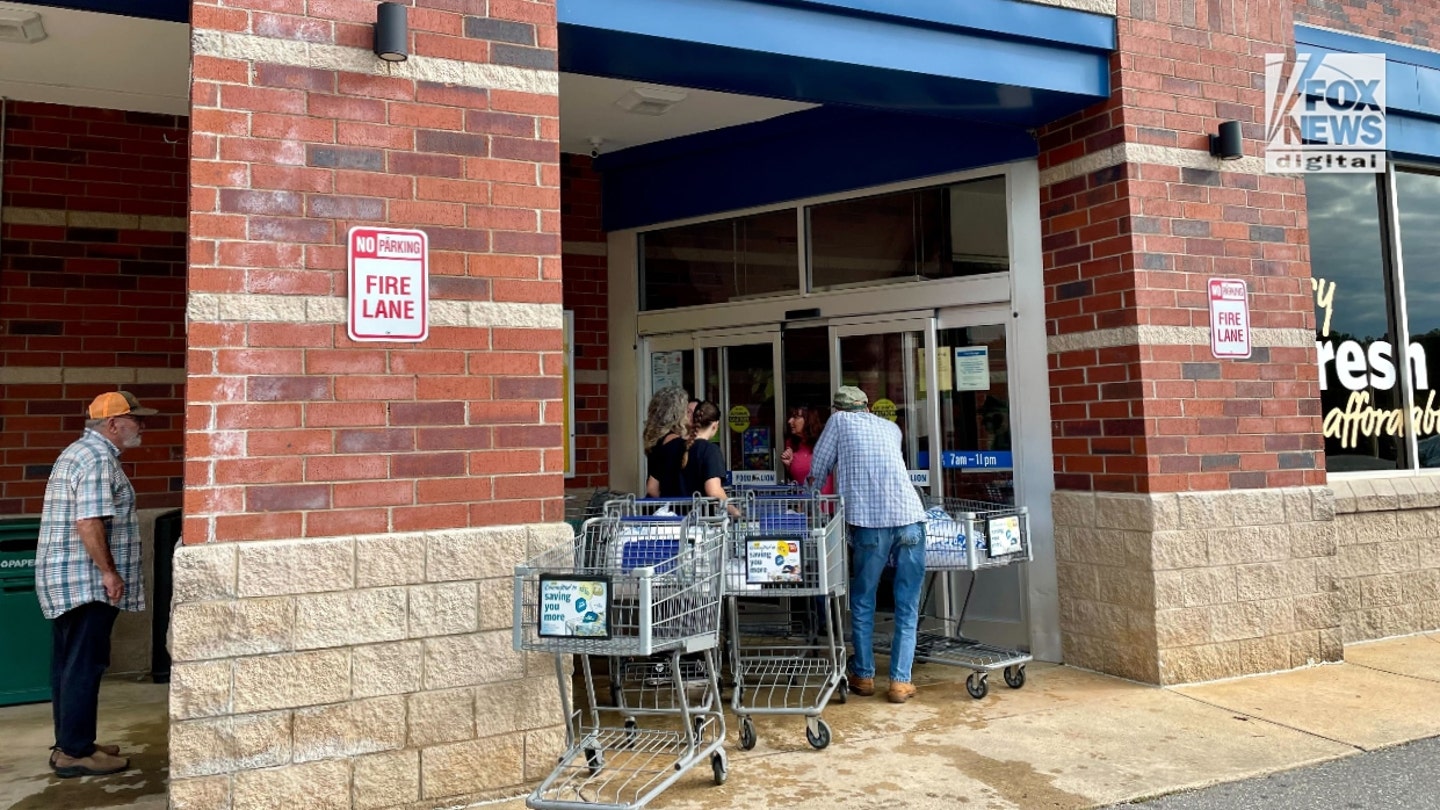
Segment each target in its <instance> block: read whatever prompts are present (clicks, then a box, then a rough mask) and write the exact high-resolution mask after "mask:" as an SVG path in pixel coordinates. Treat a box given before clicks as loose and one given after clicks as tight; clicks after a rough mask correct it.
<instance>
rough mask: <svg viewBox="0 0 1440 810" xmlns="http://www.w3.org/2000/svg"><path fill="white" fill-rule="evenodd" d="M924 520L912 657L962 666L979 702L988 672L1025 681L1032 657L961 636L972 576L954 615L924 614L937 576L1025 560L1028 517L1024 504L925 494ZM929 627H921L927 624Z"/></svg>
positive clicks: (1016, 684) (878, 641)
mask: <svg viewBox="0 0 1440 810" xmlns="http://www.w3.org/2000/svg"><path fill="white" fill-rule="evenodd" d="M926 501H927V505H928V506H929V508H928V509H927V511H926V523H925V587H924V588H923V589H922V591H921V596H920V605H921V615H920V624H921V627H920V630H919V632H918V633H917V634H916V639H915V660H917V661H928V662H930V663H935V664H947V665H950V666H957V667H965V668H968V669H970V670H972V671H971V673H970V676H969V677H968V678H966V680H965V691H967V692H969V693H970V696H971V697H973V698H975V699H976V700H979V699H980V698H983V697H985V695H986V694H987V693H988V692H989V690H990V686H989V675H990V673H991V672H994V671H996V670H1004V676H1005V685H1006V686H1009V687H1010V688H1011V689H1019V688H1020V687H1022V686H1024V685H1025V665H1026V664H1028V663H1030V661H1032V660H1033V659H1032V657H1031V656H1030V654H1029V653H1027V652H1025V651H1023V650H1017V649H1010V648H1007V647H999V646H996V645H992V644H986V643H984V642H981V641H977V640H975V639H972V638H967V637H965V636H964V635H962V634H961V629H962V626H963V625H964V623H965V611H966V610H967V609H968V608H969V606H970V597H971V595H972V594H973V593H974V591H975V580H976V577H974V576H971V577H970V584H969V586H968V587H967V588H966V590H965V597H964V599H963V600H961V603H960V610H959V612H958V613H957V614H955V615H953V616H937V615H935V614H934V613H933V612H932V613H926V612H925V608H926V606H927V605H929V604H930V600H931V597H932V596H933V595H934V593H933V592H934V586H935V583H936V580H937V579H938V578H939V577H940V576H944V575H947V574H948V573H950V572H953V571H970V572H972V573H973V572H975V571H978V570H981V569H985V568H999V567H1003V566H1006V565H1013V564H1015V563H1023V562H1029V561H1030V560H1031V559H1033V557H1032V552H1031V549H1030V515H1029V512H1028V511H1027V510H1026V509H1025V507H1023V506H1022V507H1015V506H1010V505H1007V504H1001V503H989V502H986V501H973V500H965V499H962V498H944V499H939V498H933V497H930V498H927V499H926ZM927 625H928V626H929V627H931V628H933V629H926V626H927ZM889 646H890V638H889V637H888V636H882V634H880V633H879V632H877V633H876V637H875V648H876V650H877V651H881V650H883V651H885V652H888V651H889Z"/></svg>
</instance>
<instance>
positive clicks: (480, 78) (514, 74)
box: [191, 31, 560, 96]
mask: <svg viewBox="0 0 1440 810" xmlns="http://www.w3.org/2000/svg"><path fill="white" fill-rule="evenodd" d="M191 40H192V44H193V48H194V53H195V55H196V56H216V57H220V58H223V59H240V60H244V61H247V62H264V63H268V64H275V65H289V66H291V67H303V68H316V69H318V70H338V71H344V72H346V73H364V74H371V75H376V76H393V77H396V78H404V79H418V80H420V81H427V82H438V83H440V84H451V85H457V86H461V87H481V88H485V89H488V90H514V91H516V92H520V93H536V94H540V95H550V96H553V95H557V94H558V93H559V92H560V74H559V73H558V72H557V71H553V70H531V69H527V68H518V67H509V66H507V65H486V64H479V63H475V62H462V61H459V60H456V59H441V58H438V57H433V56H412V57H411V58H410V59H408V60H406V61H404V62H386V61H384V60H381V59H376V58H375V54H373V53H371V52H370V51H368V50H364V49H362V48H347V47H344V46H342V45H327V44H321V43H316V42H301V41H299V40H290V39H272V38H270V37H261V36H255V35H253V34H236V33H231V32H228V31H196V32H194V34H193V35H192V37H191Z"/></svg>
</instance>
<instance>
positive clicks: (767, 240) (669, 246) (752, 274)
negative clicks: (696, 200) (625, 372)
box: [640, 208, 800, 311]
mask: <svg viewBox="0 0 1440 810" xmlns="http://www.w3.org/2000/svg"><path fill="white" fill-rule="evenodd" d="M799 262H800V255H799V240H798V238H797V236H796V225H795V209H794V208H787V209H783V210H780V211H767V212H765V213H761V214H752V215H750V216H744V217H736V218H733V219H723V220H718V221H714V222H697V223H695V224H693V225H680V226H678V227H674V228H664V229H662V230H658V231H648V232H646V233H642V234H641V235H640V292H641V295H640V308H641V310H644V311H651V310H657V309H673V308H676V307H693V306H700V305H702V304H723V303H725V302H727V301H735V300H740V299H745V298H754V297H758V296H765V295H776V294H779V293H795V292H799V288H800V280H799V278H800V277H799V269H798V268H799Z"/></svg>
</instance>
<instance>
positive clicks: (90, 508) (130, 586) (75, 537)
mask: <svg viewBox="0 0 1440 810" xmlns="http://www.w3.org/2000/svg"><path fill="white" fill-rule="evenodd" d="M87 518H103V519H104V520H105V538H106V539H107V540H108V541H109V542H110V556H111V557H113V558H114V559H115V570H116V571H117V572H118V573H119V574H120V578H121V579H122V580H124V582H125V595H124V596H123V597H121V599H120V604H119V605H117V607H119V608H120V609H121V610H135V611H139V610H144V609H145V583H144V580H143V579H142V574H141V568H140V522H139V520H138V519H137V518H136V515H135V488H134V487H132V486H131V485H130V479H129V478H127V477H126V476H125V471H124V470H122V469H121V468H120V450H119V449H118V448H117V447H115V445H113V444H111V443H110V440H109V439H106V438H105V437H104V436H102V435H100V434H99V433H97V432H96V431H94V430H91V429H89V428H86V429H85V435H83V436H81V437H80V438H79V439H77V440H76V441H75V443H74V444H71V445H70V446H69V447H67V448H65V451H64V452H62V453H61V454H60V458H58V459H56V460H55V466H54V467H53V468H51V471H50V481H49V483H48V484H46V485H45V505H44V507H43V509H42V510H41V512H40V545H39V548H38V549H37V550H36V552H35V592H36V594H37V595H38V596H39V598H40V610H41V612H42V613H44V614H45V618H47V619H54V618H57V617H58V616H60V615H61V614H63V613H65V612H67V611H69V610H73V609H74V608H77V607H79V606H81V605H83V604H86V603H87V602H107V603H108V602H109V600H108V599H106V597H105V586H104V585H103V584H102V582H101V578H100V568H99V566H97V565H95V562H94V561H93V560H91V559H90V553H89V552H87V551H86V550H85V543H84V542H82V541H81V539H80V533H79V532H78V531H76V529H75V521H77V520H85V519H87Z"/></svg>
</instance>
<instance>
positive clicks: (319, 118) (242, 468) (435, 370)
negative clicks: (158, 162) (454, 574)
mask: <svg viewBox="0 0 1440 810" xmlns="http://www.w3.org/2000/svg"><path fill="white" fill-rule="evenodd" d="M247 5H255V6H257V7H260V6H263V7H266V8H269V7H271V6H272V4H247ZM308 8H309V13H308V16H297V15H283V14H276V13H271V12H269V11H262V10H258V8H257V10H248V9H246V8H236V7H234V5H233V4H228V3H227V4H223V5H222V4H220V3H218V2H215V0H208V1H205V2H196V3H195V5H194V8H193V22H192V24H193V27H194V29H195V30H196V31H197V32H207V33H208V34H210V35H211V36H212V37H214V38H215V39H216V40H223V39H224V37H225V36H226V35H227V34H231V33H234V34H246V35H251V36H255V37H261V38H268V39H269V40H270V42H269V43H267V48H268V47H269V46H271V45H273V46H274V49H278V50H281V51H283V52H284V53H285V54H286V57H285V58H286V59H288V60H290V61H291V62H292V64H291V65H282V64H271V63H267V62H264V61H258V60H259V59H260V58H261V57H256V59H257V61H250V60H244V59H237V58H217V57H214V56H208V55H205V54H203V53H197V54H196V56H195V58H194V82H193V90H192V105H193V114H192V121H193V123H194V136H193V141H192V152H193V160H192V166H191V171H192V176H193V181H194V188H193V191H192V195H191V200H190V209H191V241H190V259H191V292H192V297H193V296H195V295H200V296H201V297H202V298H203V297H205V296H226V297H230V298H229V299H228V300H237V301H262V300H273V299H261V298H258V297H259V296H287V297H291V296H312V297H314V298H315V299H317V300H320V301H325V300H327V299H328V300H329V301H330V302H331V303H337V304H338V303H339V301H341V300H343V299H344V297H345V295H346V279H345V267H346V257H345V246H344V239H345V234H346V231H347V230H348V229H349V228H350V227H351V226H352V225H358V224H367V225H376V224H388V225H391V226H395V227H407V228H412V227H413V228H422V229H424V230H425V231H426V232H427V233H428V234H429V237H430V249H431V261H432V264H431V270H430V272H431V275H432V281H431V289H430V292H431V302H432V307H435V306H437V305H439V306H442V307H443V306H446V305H452V306H453V305H456V304H460V305H468V304H469V303H474V302H479V303H484V304H490V303H498V304H502V305H508V304H522V305H528V304H548V305H554V310H555V312H556V315H557V317H556V324H557V326H556V328H548V327H547V328H519V327H509V326H503V325H498V326H494V327H491V326H487V325H475V326H447V325H444V324H436V323H434V322H433V321H432V324H431V327H430V336H429V339H428V340H427V341H426V342H424V343H420V344H389V343H368V344H355V343H352V342H351V341H349V339H348V338H347V337H346V330H345V325H344V324H343V323H337V322H331V321H329V320H327V319H325V318H319V319H315V318H310V319H306V320H303V321H302V320H300V319H298V318H297V317H296V316H294V315H292V316H290V319H289V320H286V319H284V318H278V319H277V318H275V317H274V316H273V313H272V315H271V316H270V317H271V318H272V319H271V320H270V321H269V322H257V321H256V320H255V319H254V318H250V319H248V322H247V320H246V319H242V318H227V317H225V316H224V315H223V314H222V315H221V316H220V317H219V318H218V319H216V320H213V321H207V320H204V319H201V320H198V321H196V322H194V323H193V324H192V327H191V333H190V355H189V368H190V374H191V377H190V380H191V383H190V391H189V403H188V410H187V422H188V424H187V435H186V459H187V461H186V464H187V471H186V478H187V482H186V483H187V490H186V498H185V505H186V526H185V539H186V541H187V542H204V541H207V540H242V539H256V538H290V537H316V536H333V535H340V534H349V533H370V532H384V531H413V530H423V529H442V528H453V527H465V526H482V525H492V524H516V523H526V522H536V521H542V520H559V519H560V518H561V517H562V514H563V510H562V500H561V493H562V490H563V480H562V475H563V469H564V460H563V458H562V451H561V425H562V414H561V412H560V403H561V391H560V387H561V363H562V357H561V349H562V340H563V334H562V331H561V330H560V329H559V328H558V312H559V305H560V303H561V290H560V260H559V253H560V237H559V230H560V217H559V211H560V190H559V185H560V171H559V166H558V148H557V143H556V141H557V138H558V135H559V118H558V113H559V111H558V99H557V97H556V96H554V95H545V94H535V93H531V92H523V91H520V90H506V89H496V88H490V89H483V88H479V87H465V86H461V85H458V84H439V83H435V82H431V81H424V80H418V79H414V78H408V76H410V75H413V74H411V73H407V72H406V71H407V68H405V67H404V66H401V67H398V68H396V69H395V71H394V73H395V75H392V76H380V75H372V74H370V73H351V72H345V71H339V70H333V69H315V68H306V67H295V66H293V62H294V61H296V60H304V59H306V58H308V57H307V56H306V54H307V51H306V43H307V42H308V43H319V44H321V45H339V46H348V47H353V48H357V49H363V58H364V59H365V60H367V61H366V64H367V65H369V64H370V63H369V61H368V60H370V59H373V57H372V56H370V55H369V53H368V51H369V48H370V44H371V32H372V26H373V23H374V19H375V5H374V4H373V3H368V2H367V3H358V2H357V3H351V2H336V3H312V4H310V5H309V7H308ZM457 9H464V10H465V11H457ZM487 10H488V16H486V15H485V13H484V12H486V11H487ZM467 11H468V12H471V13H465V12H467ZM409 17H410V21H409V22H410V30H411V33H412V43H411V59H412V62H421V61H423V60H426V59H437V58H440V59H448V60H452V61H454V62H474V63H494V64H503V65H509V66H516V67H521V68H539V69H541V70H544V69H547V68H548V69H550V70H553V69H554V66H555V8H554V5H553V3H552V2H529V0H490V2H489V3H488V4H487V3H455V2H452V1H451V0H418V2H416V4H415V7H413V8H411V9H410V14H409ZM265 52H266V53H269V52H272V51H270V50H267V51H265ZM267 306H268V305H267Z"/></svg>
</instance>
